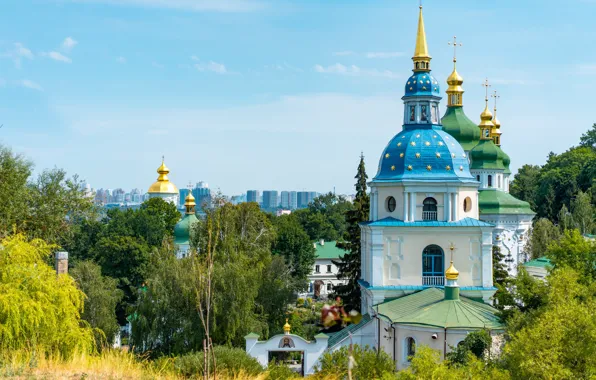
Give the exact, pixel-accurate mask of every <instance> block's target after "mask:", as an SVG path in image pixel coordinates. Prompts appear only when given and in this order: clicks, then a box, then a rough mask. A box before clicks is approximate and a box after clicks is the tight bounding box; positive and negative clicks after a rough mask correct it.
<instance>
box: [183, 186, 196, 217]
mask: <svg viewBox="0 0 596 380" xmlns="http://www.w3.org/2000/svg"><path fill="white" fill-rule="evenodd" d="M191 187H192V185H191V184H190V183H189V184H188V195H187V196H186V198H184V208H186V214H188V215H192V214H194V213H195V206H196V205H197V204H196V203H195V197H194V196H193V195H192V188H191Z"/></svg>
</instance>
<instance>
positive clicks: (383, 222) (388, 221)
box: [360, 217, 494, 227]
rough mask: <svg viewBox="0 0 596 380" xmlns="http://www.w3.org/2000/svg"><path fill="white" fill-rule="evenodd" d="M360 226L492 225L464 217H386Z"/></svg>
mask: <svg viewBox="0 0 596 380" xmlns="http://www.w3.org/2000/svg"><path fill="white" fill-rule="evenodd" d="M360 225H362V226H372V227H494V226H493V225H492V224H490V223H486V222H482V221H480V220H478V219H473V218H464V219H460V220H458V221H456V222H446V221H438V220H423V221H417V222H405V221H403V220H400V219H395V218H392V217H387V218H383V219H379V220H375V221H368V222H362V223H360Z"/></svg>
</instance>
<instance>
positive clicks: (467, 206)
mask: <svg viewBox="0 0 596 380" xmlns="http://www.w3.org/2000/svg"><path fill="white" fill-rule="evenodd" d="M470 210H472V200H471V199H470V197H466V199H464V211H465V212H470Z"/></svg>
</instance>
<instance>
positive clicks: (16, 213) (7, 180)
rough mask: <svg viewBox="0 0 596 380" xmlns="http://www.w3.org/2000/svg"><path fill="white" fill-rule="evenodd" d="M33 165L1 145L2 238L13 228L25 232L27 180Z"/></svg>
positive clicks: (0, 220)
mask: <svg viewBox="0 0 596 380" xmlns="http://www.w3.org/2000/svg"><path fill="white" fill-rule="evenodd" d="M32 170H33V164H32V163H31V162H30V161H28V160H27V159H25V158H24V157H23V156H22V155H19V154H15V153H13V152H12V150H10V149H9V148H7V147H4V146H2V145H0V178H2V180H1V181H0V199H1V200H2V202H0V238H1V237H4V236H6V235H7V234H10V233H11V232H12V231H13V228H16V229H17V230H18V231H23V230H24V228H25V223H26V221H27V214H28V197H29V189H28V188H27V179H28V178H29V176H30V175H31V171H32Z"/></svg>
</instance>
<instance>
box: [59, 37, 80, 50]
mask: <svg viewBox="0 0 596 380" xmlns="http://www.w3.org/2000/svg"><path fill="white" fill-rule="evenodd" d="M78 43H79V42H78V41H77V40H75V39H73V38H72V37H66V38H65V39H64V41H63V42H62V49H63V50H64V51H71V50H72V49H73V48H74V47H75V46H77V45H78Z"/></svg>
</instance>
